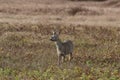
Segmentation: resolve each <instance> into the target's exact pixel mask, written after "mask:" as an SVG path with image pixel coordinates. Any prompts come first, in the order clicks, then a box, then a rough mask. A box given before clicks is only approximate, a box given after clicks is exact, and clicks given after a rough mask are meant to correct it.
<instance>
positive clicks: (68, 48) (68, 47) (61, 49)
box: [51, 32, 73, 64]
mask: <svg viewBox="0 0 120 80" xmlns="http://www.w3.org/2000/svg"><path fill="white" fill-rule="evenodd" d="M51 41H55V45H56V49H57V54H58V64H60V62H61V59H62V58H63V59H64V60H65V56H66V55H70V60H71V59H72V53H73V43H72V41H71V40H67V41H64V42H62V41H61V40H60V39H59V36H58V34H56V33H55V32H54V33H53V35H52V37H51Z"/></svg>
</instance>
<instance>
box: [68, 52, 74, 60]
mask: <svg viewBox="0 0 120 80" xmlns="http://www.w3.org/2000/svg"><path fill="white" fill-rule="evenodd" d="M72 58H73V56H72V53H70V55H69V60H70V61H71V60H72Z"/></svg>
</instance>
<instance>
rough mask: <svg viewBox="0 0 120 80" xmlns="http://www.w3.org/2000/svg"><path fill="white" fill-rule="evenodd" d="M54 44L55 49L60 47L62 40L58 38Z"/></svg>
mask: <svg viewBox="0 0 120 80" xmlns="http://www.w3.org/2000/svg"><path fill="white" fill-rule="evenodd" d="M55 44H56V47H57V49H61V47H62V41H61V40H60V39H58V40H57V41H56V42H55Z"/></svg>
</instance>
